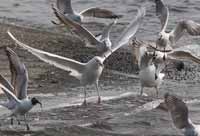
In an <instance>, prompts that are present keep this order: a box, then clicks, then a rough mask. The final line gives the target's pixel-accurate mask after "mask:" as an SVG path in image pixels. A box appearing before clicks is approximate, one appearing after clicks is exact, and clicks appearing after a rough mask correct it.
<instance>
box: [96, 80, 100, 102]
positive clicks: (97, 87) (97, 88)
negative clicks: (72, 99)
mask: <svg viewBox="0 0 200 136" xmlns="http://www.w3.org/2000/svg"><path fill="white" fill-rule="evenodd" d="M95 86H96V90H97V94H98V101H97V103H98V104H100V103H101V96H100V94H99V84H98V81H96V83H95Z"/></svg>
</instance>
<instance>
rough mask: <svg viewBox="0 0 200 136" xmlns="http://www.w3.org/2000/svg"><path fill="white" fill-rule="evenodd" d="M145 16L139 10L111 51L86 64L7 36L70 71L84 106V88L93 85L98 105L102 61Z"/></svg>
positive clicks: (133, 30)
mask: <svg viewBox="0 0 200 136" xmlns="http://www.w3.org/2000/svg"><path fill="white" fill-rule="evenodd" d="M144 16H145V8H140V9H139V10H138V14H137V16H136V17H135V18H134V19H133V21H132V22H131V23H130V24H129V25H128V26H127V27H126V28H125V30H124V31H123V32H122V33H121V35H120V37H119V38H118V39H117V40H116V42H115V43H114V44H113V46H112V47H111V50H107V51H106V52H104V53H103V55H102V56H95V57H94V58H92V59H91V60H89V61H88V62H87V63H81V62H78V61H76V60H73V59H70V58H66V57H62V56H58V55H55V54H52V53H49V52H45V51H42V50H39V49H35V48H32V47H30V46H28V45H26V44H24V43H22V42H20V41H19V40H17V39H16V38H15V37H14V36H13V35H12V34H11V33H10V32H9V31H8V34H9V36H10V37H11V38H12V39H13V40H14V41H15V43H16V44H17V45H19V46H20V47H22V48H24V49H26V50H27V51H28V52H30V53H32V54H33V55H35V56H36V57H38V58H39V59H40V60H42V61H44V62H46V63H48V64H51V65H54V66H55V67H57V68H60V69H62V70H66V71H70V75H71V76H73V77H75V78H77V79H78V80H79V81H80V84H81V85H82V86H84V102H83V104H86V90H85V86H86V85H90V84H95V86H96V90H97V93H98V103H100V101H101V98H100V94H99V84H98V83H99V77H100V76H101V73H102V71H103V68H104V64H103V63H104V61H105V60H106V59H107V58H108V57H109V56H110V55H111V54H112V53H113V52H115V51H116V50H118V49H119V48H120V47H122V46H123V45H125V44H127V43H128V41H129V39H130V38H131V37H133V36H134V35H135V33H136V32H137V30H138V28H139V26H140V24H141V22H142V20H143V17H144Z"/></svg>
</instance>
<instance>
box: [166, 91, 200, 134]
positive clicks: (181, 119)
mask: <svg viewBox="0 0 200 136" xmlns="http://www.w3.org/2000/svg"><path fill="white" fill-rule="evenodd" d="M164 99H165V105H166V107H167V110H168V112H169V113H170V115H171V118H172V121H173V123H174V125H175V126H176V128H178V129H180V130H182V132H183V134H184V135H185V136H200V126H199V125H195V124H194V123H192V121H191V119H190V118H189V113H188V112H189V111H188V107H187V105H186V104H185V103H184V102H183V101H182V100H181V99H180V98H178V97H176V96H175V95H172V94H169V93H166V94H165V96H164Z"/></svg>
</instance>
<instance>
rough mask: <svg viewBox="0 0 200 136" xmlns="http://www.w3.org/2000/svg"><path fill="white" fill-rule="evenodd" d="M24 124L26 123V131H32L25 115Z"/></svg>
mask: <svg viewBox="0 0 200 136" xmlns="http://www.w3.org/2000/svg"><path fill="white" fill-rule="evenodd" d="M24 122H25V125H26V130H30V127H29V125H28V123H27V120H26V114H24Z"/></svg>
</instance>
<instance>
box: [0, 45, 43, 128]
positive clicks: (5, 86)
mask: <svg viewBox="0 0 200 136" xmlns="http://www.w3.org/2000/svg"><path fill="white" fill-rule="evenodd" d="M5 51H6V54H7V56H8V59H9V63H10V71H11V74H12V78H11V84H10V83H9V82H8V81H7V80H6V79H5V78H4V77H3V76H2V75H0V87H1V88H2V90H3V92H4V93H5V94H6V96H7V97H8V102H5V103H1V104H0V105H2V106H4V107H6V108H8V109H9V110H11V111H12V113H11V117H12V116H15V117H17V116H18V115H23V116H24V121H25V124H26V128H27V130H30V128H29V125H28V123H27V120H26V114H27V112H28V111H30V110H31V109H32V108H33V106H35V105H36V104H40V106H42V104H41V103H40V102H39V101H38V100H37V99H36V98H31V99H29V98H28V96H27V86H28V72H27V69H26V67H25V65H24V64H23V63H22V62H21V61H20V59H19V57H18V56H17V54H16V53H15V52H14V51H12V50H11V49H10V48H8V47H6V49H5ZM12 120H13V119H11V123H12Z"/></svg>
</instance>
